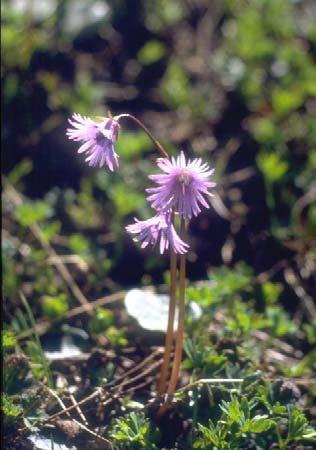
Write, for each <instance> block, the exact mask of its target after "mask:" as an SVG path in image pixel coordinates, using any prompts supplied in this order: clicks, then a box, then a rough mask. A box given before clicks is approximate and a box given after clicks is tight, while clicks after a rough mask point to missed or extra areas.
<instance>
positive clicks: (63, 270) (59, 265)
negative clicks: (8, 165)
mask: <svg viewBox="0 0 316 450" xmlns="http://www.w3.org/2000/svg"><path fill="white" fill-rule="evenodd" d="M6 192H7V194H8V196H9V198H10V199H11V201H12V203H13V204H14V205H15V206H20V205H22V204H23V197H22V195H21V194H19V193H18V192H17V191H16V189H15V188H14V187H13V186H11V185H10V184H9V182H8V181H7V180H6ZM29 228H30V230H31V231H32V233H33V235H34V236H35V237H36V239H37V240H38V241H39V242H40V244H41V246H42V247H43V248H44V250H45V251H46V252H47V253H48V254H49V256H50V258H53V259H54V260H55V262H54V265H55V267H56V269H57V270H58V272H59V274H60V275H61V277H62V278H63V280H64V282H65V283H66V285H67V286H68V288H69V289H70V291H71V292H72V293H73V295H74V296H75V297H76V299H77V300H78V301H79V303H81V305H82V306H83V308H85V310H86V312H88V314H91V313H92V311H91V307H90V305H89V302H88V300H87V298H86V297H85V296H84V295H83V293H82V292H81V290H80V289H79V287H78V285H77V283H76V282H75V280H74V279H73V277H72V275H71V273H70V272H69V270H68V268H67V267H66V266H65V264H64V263H63V262H62V261H61V259H60V258H59V255H58V254H57V253H56V252H55V250H54V249H53V247H52V246H51V245H50V243H49V242H47V241H46V240H45V239H44V238H43V233H42V230H41V228H40V227H39V225H38V224H36V223H34V224H32V225H30V226H29Z"/></svg>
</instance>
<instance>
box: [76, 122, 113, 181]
mask: <svg viewBox="0 0 316 450" xmlns="http://www.w3.org/2000/svg"><path fill="white" fill-rule="evenodd" d="M69 123H70V125H72V126H73V128H68V130H67V136H68V137H69V139H72V140H73V141H79V142H81V146H80V147H79V150H78V153H86V154H87V155H88V156H87V158H86V161H87V162H88V163H89V166H93V167H96V166H99V167H103V166H105V165H107V167H108V168H109V169H110V170H111V171H112V172H113V170H114V169H117V168H118V155H117V154H116V153H115V149H114V143H115V141H116V140H117V137H118V132H119V127H120V126H119V123H118V122H117V121H116V120H115V119H104V120H102V122H101V123H97V122H95V121H94V120H92V119H90V118H89V117H82V116H81V115H80V114H74V115H73V120H71V119H69Z"/></svg>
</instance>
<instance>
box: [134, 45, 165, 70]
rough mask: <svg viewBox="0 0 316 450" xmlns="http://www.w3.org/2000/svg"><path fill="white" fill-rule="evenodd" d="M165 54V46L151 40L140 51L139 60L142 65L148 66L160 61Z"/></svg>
mask: <svg viewBox="0 0 316 450" xmlns="http://www.w3.org/2000/svg"><path fill="white" fill-rule="evenodd" d="M165 54H166V48H165V46H164V45H163V44H162V43H161V42H160V41H156V40H151V41H147V42H146V44H145V45H144V46H143V47H142V48H141V49H140V50H139V52H138V55H137V58H138V60H139V62H141V63H142V64H144V65H148V64H152V63H154V62H156V61H159V59H161V58H162V57H163V56H165Z"/></svg>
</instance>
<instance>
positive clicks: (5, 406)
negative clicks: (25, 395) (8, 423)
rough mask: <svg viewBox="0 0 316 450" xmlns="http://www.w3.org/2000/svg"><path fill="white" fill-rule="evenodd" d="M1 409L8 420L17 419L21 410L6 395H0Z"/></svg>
mask: <svg viewBox="0 0 316 450" xmlns="http://www.w3.org/2000/svg"><path fill="white" fill-rule="evenodd" d="M1 409H2V411H3V413H4V415H5V416H8V417H9V418H10V419H15V418H17V417H19V416H20V415H21V414H22V412H23V409H22V407H21V406H20V405H17V404H16V403H14V401H13V399H12V397H9V396H8V395H7V394H3V393H2V405H1Z"/></svg>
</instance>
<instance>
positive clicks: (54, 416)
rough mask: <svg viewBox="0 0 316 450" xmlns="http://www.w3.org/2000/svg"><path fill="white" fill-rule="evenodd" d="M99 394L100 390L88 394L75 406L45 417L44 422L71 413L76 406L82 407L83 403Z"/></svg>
mask: <svg viewBox="0 0 316 450" xmlns="http://www.w3.org/2000/svg"><path fill="white" fill-rule="evenodd" d="M100 394H101V389H100V388H99V389H97V390H96V391H95V392H93V393H92V394H90V395H89V396H88V397H86V398H83V399H82V400H80V401H79V402H77V403H76V405H72V406H69V407H68V408H66V409H63V410H62V411H59V412H57V413H54V414H52V415H51V416H49V417H47V419H46V420H53V419H56V417H58V416H60V415H61V414H66V413H68V412H70V411H72V410H73V409H75V408H76V407H77V406H79V405H83V404H84V403H87V402H89V401H90V400H92V399H94V398H95V397H97V396H98V395H100Z"/></svg>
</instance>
